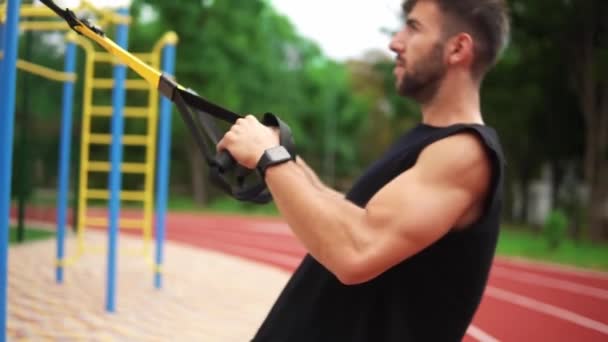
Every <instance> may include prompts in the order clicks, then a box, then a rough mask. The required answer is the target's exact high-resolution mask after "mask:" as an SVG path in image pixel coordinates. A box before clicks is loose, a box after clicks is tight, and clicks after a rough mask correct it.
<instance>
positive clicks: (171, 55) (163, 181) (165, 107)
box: [154, 35, 177, 289]
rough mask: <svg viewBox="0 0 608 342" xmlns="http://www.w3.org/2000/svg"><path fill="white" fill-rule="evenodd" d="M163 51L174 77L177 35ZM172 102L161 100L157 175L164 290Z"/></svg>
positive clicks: (157, 280) (158, 277) (158, 280)
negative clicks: (164, 249) (164, 247)
mask: <svg viewBox="0 0 608 342" xmlns="http://www.w3.org/2000/svg"><path fill="white" fill-rule="evenodd" d="M173 37H174V39H172V40H171V41H169V43H168V45H167V46H165V48H164V49H163V64H162V70H163V72H164V73H165V74H168V75H173V73H174V69H175V44H177V35H175V36H172V38H173ZM171 109H172V105H171V101H169V100H168V99H166V98H165V97H162V98H161V100H160V122H159V127H160V131H159V137H158V164H157V170H158V173H157V175H156V267H155V272H154V285H155V286H156V288H157V289H160V288H162V284H163V283H162V265H163V243H164V241H165V223H166V211H167V197H168V192H169V174H170V167H169V161H170V160H171Z"/></svg>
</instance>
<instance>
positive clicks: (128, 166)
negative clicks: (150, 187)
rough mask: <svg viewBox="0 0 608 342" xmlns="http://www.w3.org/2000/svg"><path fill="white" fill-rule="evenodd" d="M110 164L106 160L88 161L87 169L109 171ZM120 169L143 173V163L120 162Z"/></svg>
mask: <svg viewBox="0 0 608 342" xmlns="http://www.w3.org/2000/svg"><path fill="white" fill-rule="evenodd" d="M110 168H111V164H110V163H108V162H89V165H88V170H89V171H93V172H109V171H110ZM121 170H122V172H124V173H145V172H146V171H147V169H146V164H145V163H122V165H121Z"/></svg>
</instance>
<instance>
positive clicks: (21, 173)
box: [15, 18, 32, 243]
mask: <svg viewBox="0 0 608 342" xmlns="http://www.w3.org/2000/svg"><path fill="white" fill-rule="evenodd" d="M24 20H25V21H27V20H28V19H27V18H24ZM24 38H25V60H26V61H31V60H32V32H31V31H27V32H26V33H25V37H24ZM21 77H22V87H21V91H22V93H23V94H22V98H23V102H22V106H21V114H20V118H19V119H20V120H19V121H18V125H19V145H18V146H19V147H18V148H17V151H19V154H18V155H17V158H16V160H15V163H16V164H17V165H16V166H15V172H16V175H15V176H16V177H15V178H16V182H17V213H18V214H17V241H18V242H19V243H22V242H23V240H24V239H25V206H26V202H27V199H28V197H29V195H30V193H31V191H32V183H31V180H30V172H29V165H28V160H29V159H30V158H31V156H29V155H28V154H29V153H28V150H29V146H28V145H29V141H31V140H30V139H28V126H29V121H30V120H29V117H30V101H31V98H30V95H29V83H30V75H28V73H27V72H26V73H23V75H21ZM28 140H29V141H28Z"/></svg>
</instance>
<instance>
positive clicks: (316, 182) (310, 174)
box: [296, 156, 344, 198]
mask: <svg viewBox="0 0 608 342" xmlns="http://www.w3.org/2000/svg"><path fill="white" fill-rule="evenodd" d="M296 165H297V166H299V167H300V171H301V172H303V173H304V175H305V176H306V178H307V179H308V180H309V181H310V183H311V184H312V186H314V187H315V188H316V189H317V190H319V191H321V192H325V193H327V194H331V195H333V196H336V197H339V198H343V197H344V195H343V194H341V193H339V192H337V191H335V190H334V189H332V188H330V187H328V186H326V185H325V184H323V182H322V181H321V180H320V179H319V177H318V176H317V174H316V173H315V172H314V171H313V170H312V169H311V168H310V166H308V164H306V162H305V161H304V159H302V158H300V157H299V156H298V157H296Z"/></svg>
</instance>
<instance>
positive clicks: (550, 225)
mask: <svg viewBox="0 0 608 342" xmlns="http://www.w3.org/2000/svg"><path fill="white" fill-rule="evenodd" d="M567 228H568V219H567V217H566V214H564V212H563V211H561V210H559V209H555V210H552V211H551V212H550V213H549V215H548V216H547V219H546V221H545V224H544V226H543V235H544V237H545V239H546V241H547V243H548V246H549V249H556V248H558V247H559V246H560V245H561V244H562V243H563V241H564V240H565V239H566V237H567Z"/></svg>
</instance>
